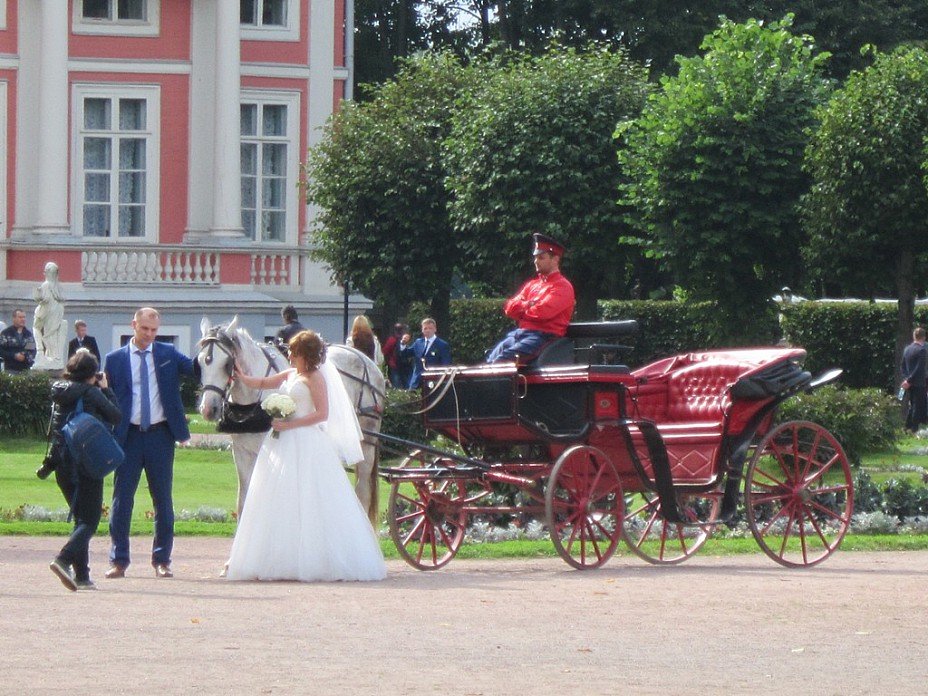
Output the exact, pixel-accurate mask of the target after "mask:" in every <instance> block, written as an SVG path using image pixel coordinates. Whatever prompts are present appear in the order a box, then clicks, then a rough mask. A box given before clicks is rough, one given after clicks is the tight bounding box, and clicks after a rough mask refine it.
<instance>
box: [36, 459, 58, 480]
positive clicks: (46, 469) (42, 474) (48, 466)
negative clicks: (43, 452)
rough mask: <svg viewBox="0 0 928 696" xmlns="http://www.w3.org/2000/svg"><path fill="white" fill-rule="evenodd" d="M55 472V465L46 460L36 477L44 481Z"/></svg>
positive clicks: (37, 470) (37, 471)
mask: <svg viewBox="0 0 928 696" xmlns="http://www.w3.org/2000/svg"><path fill="white" fill-rule="evenodd" d="M54 470H55V465H54V464H53V463H52V462H51V460H50V459H48V458H46V459H45V461H44V462H42V466H40V467H39V468H38V469H36V471H35V475H36V476H38V477H39V478H40V479H42V480H43V481H44V480H45V479H47V478H48V477H49V476H51V474H52V472H53V471H54Z"/></svg>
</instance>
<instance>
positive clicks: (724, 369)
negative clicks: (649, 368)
mask: <svg viewBox="0 0 928 696" xmlns="http://www.w3.org/2000/svg"><path fill="white" fill-rule="evenodd" d="M744 372H745V368H744V366H743V365H737V364H734V365H733V364H730V363H715V362H702V363H695V364H693V365H689V366H687V367H684V368H683V369H681V370H677V371H676V372H673V373H672V374H670V375H669V378H668V380H667V420H668V421H671V422H677V423H679V422H697V423H704V422H714V423H719V424H721V422H722V419H723V418H724V416H725V411H726V410H727V409H728V406H729V405H730V404H731V397H730V396H729V392H728V389H729V387H730V386H731V385H732V384H734V383H735V382H736V381H737V380H738V377H740V376H741V375H742V374H743V373H744Z"/></svg>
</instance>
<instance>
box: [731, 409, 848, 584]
mask: <svg viewBox="0 0 928 696" xmlns="http://www.w3.org/2000/svg"><path fill="white" fill-rule="evenodd" d="M744 508H745V512H746V514H747V519H748V525H749V526H750V528H751V533H752V534H753V535H754V538H755V539H756V540H757V543H758V544H759V545H760V547H761V548H762V549H763V550H764V553H766V554H767V555H768V556H770V558H772V559H773V560H775V561H776V562H777V563H780V564H781V565H785V566H789V567H803V566H812V565H815V564H816V563H821V562H822V561H823V560H825V559H826V558H828V556H830V555H831V554H832V553H834V552H835V551H836V550H837V548H838V546H839V545H840V544H841V540H842V539H843V538H844V535H845V534H846V533H847V530H848V527H849V526H850V524H851V515H852V514H853V512H854V487H853V483H852V482H851V467H850V465H849V464H848V460H847V455H845V454H844V450H843V449H842V448H841V445H840V444H839V443H838V441H837V440H835V438H834V436H833V435H832V434H831V433H829V432H828V431H827V430H825V429H824V428H823V427H822V426H820V425H817V424H816V423H809V422H806V421H791V422H789V423H783V424H781V425H778V426H777V427H776V428H774V429H773V430H772V431H770V432H769V433H768V434H767V436H766V437H765V438H764V439H763V440H762V441H761V442H760V444H759V445H758V446H757V449H756V450H755V452H754V456H753V457H752V458H751V462H750V464H749V465H748V471H747V476H746V477H745V481H744Z"/></svg>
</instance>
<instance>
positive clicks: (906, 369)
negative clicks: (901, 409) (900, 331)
mask: <svg viewBox="0 0 928 696" xmlns="http://www.w3.org/2000/svg"><path fill="white" fill-rule="evenodd" d="M926 351H928V348H926V347H925V344H923V343H914V342H913V343H910V344H909V345H908V346H906V349H905V351H904V352H903V353H902V379H904V380H906V381H907V382H908V383H909V384H910V385H912V386H913V387H924V386H925V379H926V356H928V353H926Z"/></svg>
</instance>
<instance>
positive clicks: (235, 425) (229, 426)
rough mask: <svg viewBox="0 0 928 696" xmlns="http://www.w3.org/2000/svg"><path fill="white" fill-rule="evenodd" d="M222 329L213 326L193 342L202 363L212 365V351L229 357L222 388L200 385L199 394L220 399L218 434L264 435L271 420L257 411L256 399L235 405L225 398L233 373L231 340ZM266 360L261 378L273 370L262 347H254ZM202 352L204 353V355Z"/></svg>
mask: <svg viewBox="0 0 928 696" xmlns="http://www.w3.org/2000/svg"><path fill="white" fill-rule="evenodd" d="M221 329H222V327H219V326H214V327H213V328H211V329H210V330H209V332H208V333H207V334H206V335H205V336H204V337H203V338H201V339H200V341H199V342H198V343H197V345H198V346H200V351H199V352H200V353H203V362H204V363H206V364H207V365H211V364H212V362H213V358H214V356H213V351H214V350H219V351H221V352H223V353H225V354H226V355H227V356H228V357H229V361H228V362H227V363H226V368H225V372H226V377H227V381H226V386H225V388H224V389H223V388H222V387H219V386H218V385H215V384H204V385H203V391H213V392H216V393H217V394H219V395H220V396H221V397H222V407H221V410H220V418H219V426H218V427H217V429H218V430H219V432H230V433H236V432H264V431H266V430H268V429H269V428H270V427H271V422H270V421H271V419H270V416H268V415H267V414H266V413H265V412H264V410H263V409H262V408H261V401H260V400H258V401H256V402H255V403H251V404H237V403H234V402H233V401H232V400H231V399H230V398H229V393H230V392H231V390H232V375H233V374H234V370H235V362H236V361H235V341H233V340H232V338H231V337H230V336H229V335H228V334H226V333H223V332H222V330H221ZM258 347H259V348H260V349H261V352H262V353H263V354H264V358H265V359H266V360H267V370H266V371H265V373H264V376H265V377H268V376H270V374H271V373H272V372H275V371H276V370H274V360H273V358H272V357H271V356H270V355H269V354H268V351H267V349H266V348H265V347H264V346H261V345H259V346H258ZM204 351H205V353H204Z"/></svg>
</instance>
